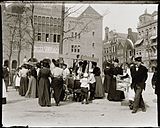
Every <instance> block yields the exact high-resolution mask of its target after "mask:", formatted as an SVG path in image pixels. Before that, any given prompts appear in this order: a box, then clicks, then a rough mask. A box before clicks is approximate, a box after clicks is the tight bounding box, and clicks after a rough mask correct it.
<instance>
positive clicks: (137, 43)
mask: <svg viewBox="0 0 160 128" xmlns="http://www.w3.org/2000/svg"><path fill="white" fill-rule="evenodd" d="M142 42H143V39H140V40H137V41H136V43H135V44H134V45H139V44H141V43H142Z"/></svg>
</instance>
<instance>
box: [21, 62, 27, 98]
mask: <svg viewBox="0 0 160 128" xmlns="http://www.w3.org/2000/svg"><path fill="white" fill-rule="evenodd" d="M27 74H28V69H27V66H26V65H22V70H20V77H21V79H20V88H19V94H20V95H21V96H25V95H26V92H27V90H28V82H29V80H28V76H27Z"/></svg>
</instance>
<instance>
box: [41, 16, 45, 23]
mask: <svg viewBox="0 0 160 128" xmlns="http://www.w3.org/2000/svg"><path fill="white" fill-rule="evenodd" d="M42 24H45V17H44V16H43V17H42Z"/></svg>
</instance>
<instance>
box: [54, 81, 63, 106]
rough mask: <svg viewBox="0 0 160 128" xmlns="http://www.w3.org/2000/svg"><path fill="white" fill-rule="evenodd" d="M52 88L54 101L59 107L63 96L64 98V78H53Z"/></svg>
mask: <svg viewBox="0 0 160 128" xmlns="http://www.w3.org/2000/svg"><path fill="white" fill-rule="evenodd" d="M52 88H53V91H54V94H53V97H54V100H55V102H56V105H58V104H59V102H60V100H61V96H62V90H63V79H62V78H53V80H52Z"/></svg>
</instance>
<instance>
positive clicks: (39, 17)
mask: <svg viewBox="0 0 160 128" xmlns="http://www.w3.org/2000/svg"><path fill="white" fill-rule="evenodd" d="M41 22H42V19H41V16H38V23H40V24H41Z"/></svg>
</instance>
